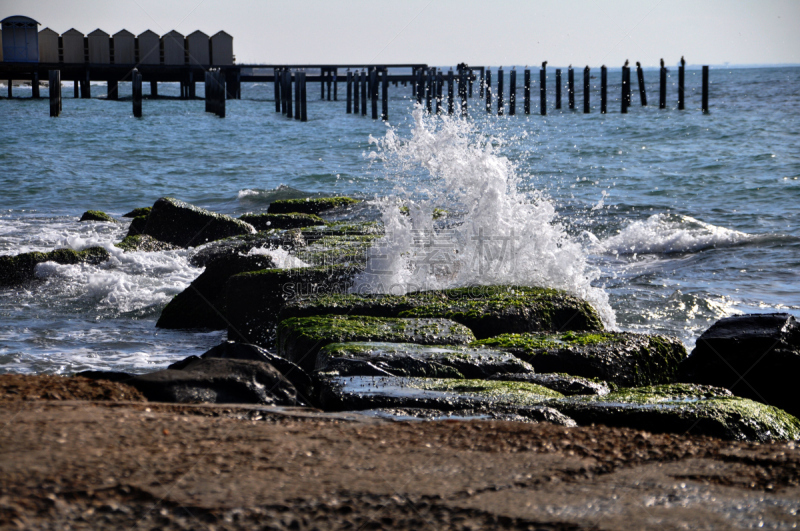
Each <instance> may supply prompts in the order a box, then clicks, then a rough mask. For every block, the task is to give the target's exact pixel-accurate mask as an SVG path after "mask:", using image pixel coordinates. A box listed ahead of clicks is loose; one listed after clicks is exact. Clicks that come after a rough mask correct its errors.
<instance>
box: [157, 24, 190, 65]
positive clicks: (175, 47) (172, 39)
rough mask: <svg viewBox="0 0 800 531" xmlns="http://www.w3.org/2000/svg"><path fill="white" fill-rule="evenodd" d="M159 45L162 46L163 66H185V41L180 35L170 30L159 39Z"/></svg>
mask: <svg viewBox="0 0 800 531" xmlns="http://www.w3.org/2000/svg"><path fill="white" fill-rule="evenodd" d="M161 43H162V44H163V46H164V64H165V65H185V64H186V41H185V39H184V37H183V35H182V34H180V33H178V32H177V31H175V30H172V31H170V32H169V33H167V34H165V35H164V36H163V37H161Z"/></svg>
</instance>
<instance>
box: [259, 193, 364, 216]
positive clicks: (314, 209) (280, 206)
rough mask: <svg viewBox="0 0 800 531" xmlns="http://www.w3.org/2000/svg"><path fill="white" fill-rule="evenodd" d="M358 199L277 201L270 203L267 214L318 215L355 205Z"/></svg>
mask: <svg viewBox="0 0 800 531" xmlns="http://www.w3.org/2000/svg"><path fill="white" fill-rule="evenodd" d="M360 202H361V201H359V200H358V199H353V198H352V197H343V196H339V197H317V198H310V197H308V198H305V199H278V200H277V201H273V202H272V203H270V205H269V208H268V209H267V212H268V213H270V214H291V213H293V212H297V213H299V214H320V213H321V212H325V211H328V210H333V209H337V208H344V207H348V206H351V205H355V204H356V203H360Z"/></svg>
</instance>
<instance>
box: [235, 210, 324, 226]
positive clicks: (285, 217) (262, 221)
mask: <svg viewBox="0 0 800 531" xmlns="http://www.w3.org/2000/svg"><path fill="white" fill-rule="evenodd" d="M239 219H241V220H242V221H244V222H245V223H249V224H250V225H252V226H253V227H255V228H256V230H270V229H300V228H303V227H314V226H317V225H325V221H323V219H322V218H321V217H319V216H316V215H314V214H297V213H294V214H244V215H242V216H239Z"/></svg>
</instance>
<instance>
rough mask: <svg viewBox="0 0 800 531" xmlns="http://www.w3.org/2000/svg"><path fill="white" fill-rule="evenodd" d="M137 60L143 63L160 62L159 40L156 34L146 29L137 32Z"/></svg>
mask: <svg viewBox="0 0 800 531" xmlns="http://www.w3.org/2000/svg"><path fill="white" fill-rule="evenodd" d="M138 38H139V62H140V63H141V64H143V65H157V64H160V63H161V40H160V39H159V38H158V34H157V33H155V32H153V31H150V30H147V31H145V32H144V33H140V34H139V37H138Z"/></svg>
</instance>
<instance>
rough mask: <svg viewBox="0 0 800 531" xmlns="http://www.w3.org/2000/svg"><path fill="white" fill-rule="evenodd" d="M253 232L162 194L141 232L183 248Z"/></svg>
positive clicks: (231, 220)
mask: <svg viewBox="0 0 800 531" xmlns="http://www.w3.org/2000/svg"><path fill="white" fill-rule="evenodd" d="M254 232H256V230H255V229H254V228H253V226H252V225H249V224H247V223H245V222H244V221H241V220H238V219H234V218H232V217H230V216H225V215H223V214H217V213H215V212H211V211H208V210H205V209H203V208H199V207H196V206H194V205H190V204H189V203H185V202H183V201H179V200H177V199H174V198H172V197H162V198H161V199H159V200H157V201H156V202H155V203H154V204H153V207H152V209H151V210H150V214H149V215H148V216H147V224H146V225H145V227H144V230H143V231H142V233H143V234H147V235H148V236H152V237H153V238H155V239H157V240H161V241H163V242H167V243H171V244H173V245H177V246H179V247H184V248H185V247H199V246H200V245H202V244H204V243H208V242H210V241H214V240H219V239H221V238H227V237H229V236H236V235H239V234H252V233H254Z"/></svg>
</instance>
